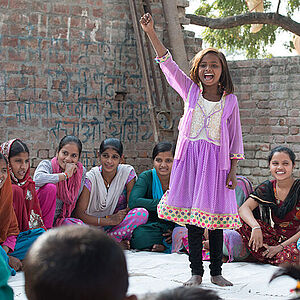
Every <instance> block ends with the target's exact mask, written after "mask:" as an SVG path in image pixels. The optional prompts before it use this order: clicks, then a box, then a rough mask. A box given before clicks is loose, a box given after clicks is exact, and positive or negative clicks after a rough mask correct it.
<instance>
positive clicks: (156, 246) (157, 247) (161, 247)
mask: <svg viewBox="0 0 300 300" xmlns="http://www.w3.org/2000/svg"><path fill="white" fill-rule="evenodd" d="M165 249H166V247H165V246H164V245H161V244H154V245H153V246H152V249H151V251H152V252H164V251H165Z"/></svg>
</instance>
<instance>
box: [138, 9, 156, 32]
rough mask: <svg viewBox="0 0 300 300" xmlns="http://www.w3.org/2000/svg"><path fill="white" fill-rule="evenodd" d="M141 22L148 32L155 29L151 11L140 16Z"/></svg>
mask: <svg viewBox="0 0 300 300" xmlns="http://www.w3.org/2000/svg"><path fill="white" fill-rule="evenodd" d="M140 24H141V26H142V28H143V30H144V31H145V32H146V33H149V32H151V31H153V30H154V22H153V19H152V16H151V15H150V14H149V13H146V14H144V15H143V16H142V17H141V18H140Z"/></svg>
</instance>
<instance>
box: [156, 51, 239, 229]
mask: <svg viewBox="0 0 300 300" xmlns="http://www.w3.org/2000/svg"><path fill="white" fill-rule="evenodd" d="M157 60H159V59H157ZM159 62H160V67H161V69H162V71H163V72H164V74H165V76H166V78H167V81H168V82H169V84H170V85H171V86H172V87H173V88H174V89H175V90H176V91H177V92H178V93H179V94H180V96H181V97H182V98H183V100H184V101H185V102H186V101H188V107H186V109H185V113H184V115H183V117H182V119H181V120H180V123H179V135H178V140H177V145H176V153H175V159H174V163H173V167H172V173H171V178H170V190H169V191H167V192H166V193H165V195H164V196H163V197H162V199H161V201H160V203H159V205H158V207H157V210H158V216H159V217H160V218H162V219H166V220H169V221H173V222H176V223H178V224H180V225H185V224H190V225H196V226H198V227H202V228H207V229H210V230H213V229H224V228H226V229H237V228H239V227H241V222H240V218H239V215H238V211H237V203H236V199H235V191H234V190H230V189H228V188H227V187H226V179H227V175H228V173H229V171H230V168H231V163H230V160H231V159H244V154H243V142H242V131H241V124H240V117H239V109H238V103H237V99H236V96H235V95H233V94H230V95H227V96H226V97H225V96H223V97H225V99H224V101H223V103H224V105H223V107H222V113H221V121H220V125H219V133H220V134H219V136H220V138H219V141H214V140H212V139H211V138H210V134H209V130H210V128H211V124H210V122H211V121H212V119H213V118H211V116H212V114H211V115H205V116H203V118H204V121H203V124H204V125H203V127H202V128H201V130H205V132H206V134H207V138H206V139H198V140H194V139H193V138H192V137H191V135H190V134H191V132H190V131H191V125H192V124H191V123H192V122H197V121H198V119H196V118H195V119H194V118H193V113H194V110H195V106H196V105H199V103H198V101H199V96H200V95H201V89H200V87H199V86H198V85H196V84H195V83H194V82H193V81H192V80H191V79H190V78H189V77H188V76H186V75H185V74H184V73H183V72H182V71H181V70H180V69H179V67H178V66H177V64H176V63H175V62H174V61H173V59H172V57H171V55H170V54H169V53H168V54H167V55H166V56H165V57H164V58H163V59H162V61H159ZM201 130H200V131H201Z"/></svg>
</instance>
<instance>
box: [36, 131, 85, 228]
mask: <svg viewBox="0 0 300 300" xmlns="http://www.w3.org/2000/svg"><path fill="white" fill-rule="evenodd" d="M81 151H82V144H81V141H80V140H79V139H78V138H77V137H75V136H73V135H67V136H65V137H63V138H62V139H61V141H60V143H59V146H58V149H57V153H56V156H55V157H54V158H52V159H51V161H50V160H43V161H41V162H40V163H39V165H38V166H37V168H36V170H35V172H34V177H33V179H34V181H35V184H36V186H37V187H38V188H39V189H38V197H39V200H40V203H41V206H47V205H48V203H54V208H50V207H49V214H51V220H50V221H49V225H48V226H49V227H52V226H60V225H69V224H82V223H83V222H82V221H81V220H79V219H76V218H73V217H72V212H73V210H74V208H75V206H76V202H77V199H78V196H79V195H80V193H81V191H82V189H83V186H84V181H85V174H86V169H85V167H84V166H83V165H82V163H81V162H79V158H80V155H81ZM49 227H48V228H49Z"/></svg>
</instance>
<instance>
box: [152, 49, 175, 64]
mask: <svg viewBox="0 0 300 300" xmlns="http://www.w3.org/2000/svg"><path fill="white" fill-rule="evenodd" d="M170 57H172V55H171V53H170V52H169V50H168V52H167V53H166V54H165V55H164V56H162V57H155V58H154V60H155V61H156V62H157V63H158V64H160V63H163V62H165V61H166V60H168V59H169V58H170Z"/></svg>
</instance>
